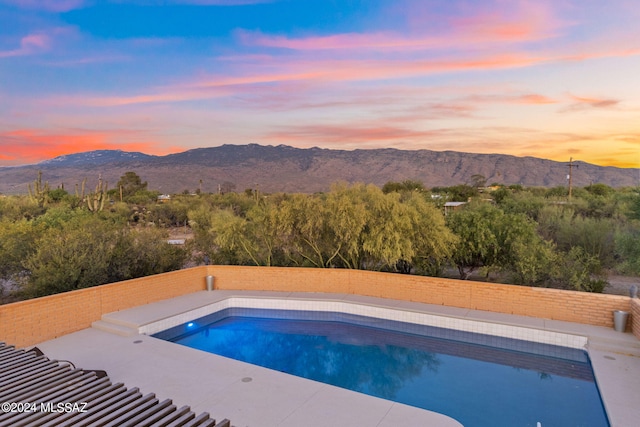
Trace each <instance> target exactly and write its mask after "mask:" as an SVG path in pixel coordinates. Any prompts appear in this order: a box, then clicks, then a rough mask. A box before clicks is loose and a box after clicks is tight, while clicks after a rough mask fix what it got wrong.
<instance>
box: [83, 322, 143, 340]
mask: <svg viewBox="0 0 640 427" xmlns="http://www.w3.org/2000/svg"><path fill="white" fill-rule="evenodd" d="M91 327H92V328H94V329H98V330H100V331H104V332H109V333H111V334H114V335H120V336H122V337H130V336H133V335H137V334H138V330H137V329H133V328H130V327H127V326H124V325H120V324H117V323H112V322H109V321H105V320H96V321H95V322H93V323H91Z"/></svg>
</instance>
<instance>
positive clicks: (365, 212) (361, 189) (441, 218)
mask: <svg viewBox="0 0 640 427" xmlns="http://www.w3.org/2000/svg"><path fill="white" fill-rule="evenodd" d="M41 179H42V178H41V176H39V177H38V178H37V179H36V181H35V182H34V185H33V187H32V188H31V189H30V190H31V191H30V195H29V196H28V197H27V196H11V197H3V198H0V260H1V261H0V285H1V286H0V296H2V297H3V298H5V299H11V298H14V299H15V298H29V297H34V296H42V295H47V294H51V293H57V292H64V291H67V290H72V289H79V288H84V287H88V286H94V285H99V284H103V283H109V282H113V281H119V280H125V279H130V278H135V277H141V276H145V275H150V274H156V273H161V272H165V271H170V270H175V269H179V268H182V267H183V266H185V265H195V264H198V263H214V264H231V265H262V266H299V267H315V268H353V269H367V270H375V271H387V272H397V273H406V274H421V275H429V276H449V277H450V276H452V275H455V276H456V277H459V278H460V279H467V278H469V277H474V278H477V277H480V276H481V277H483V278H484V279H486V280H492V281H500V282H505V283H513V284H520V285H531V286H546V287H556V288H563V289H575V290H582V291H590V292H601V291H602V290H603V289H604V287H605V286H606V284H607V282H606V276H607V273H609V272H616V273H620V274H627V275H640V189H638V188H622V189H613V188H611V187H608V186H606V185H603V184H593V185H590V186H587V187H584V188H576V189H574V191H573V194H572V197H571V198H570V199H569V197H568V194H567V189H566V188H564V187H556V188H550V189H547V188H524V187H522V186H519V185H512V186H492V187H485V186H484V182H483V181H482V180H481V179H480V177H479V176H477V177H476V180H474V183H473V184H463V185H456V186H452V187H440V188H432V189H426V188H425V187H424V185H423V184H422V183H420V182H418V181H409V180H408V181H403V182H389V183H387V184H385V185H384V186H383V187H382V188H379V187H377V186H375V185H365V184H346V183H336V184H334V185H333V186H332V188H331V189H330V191H328V192H325V193H317V194H285V193H278V194H260V193H258V192H257V191H251V190H247V191H245V192H242V193H234V192H228V193H225V194H202V193H200V194H197V195H189V194H184V195H174V196H172V198H171V200H170V201H168V202H166V203H158V201H157V196H158V193H157V192H153V191H149V190H148V189H147V184H146V182H142V180H141V179H140V178H139V177H138V176H137V175H136V174H135V173H134V172H128V173H127V174H125V175H124V176H123V177H122V178H121V180H120V182H119V183H118V184H117V185H116V188H115V189H112V190H108V189H107V188H106V185H104V184H102V183H101V182H100V183H99V185H98V186H97V187H96V191H95V192H89V193H86V194H78V192H76V194H70V193H68V192H67V191H66V190H63V189H55V190H52V189H50V188H48V185H45V183H42V182H41ZM447 201H464V202H466V203H465V204H464V205H463V206H460V207H458V208H457V209H456V210H446V211H445V209H444V204H445V203H446V202H447ZM445 213H446V214H445ZM172 227H184V228H185V229H186V230H187V231H189V232H192V233H193V239H190V240H188V241H187V244H186V245H184V246H176V245H170V244H169V243H168V242H167V239H168V230H169V229H170V228H172Z"/></svg>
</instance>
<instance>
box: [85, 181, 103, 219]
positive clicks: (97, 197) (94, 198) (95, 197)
mask: <svg viewBox="0 0 640 427" xmlns="http://www.w3.org/2000/svg"><path fill="white" fill-rule="evenodd" d="M107 186H108V185H107V183H106V182H104V183H103V182H102V177H100V178H98V185H96V191H94V192H93V193H91V194H89V195H88V196H87V207H88V208H89V210H90V211H91V212H100V211H101V210H102V209H104V201H105V200H106V199H107ZM83 187H84V182H83Z"/></svg>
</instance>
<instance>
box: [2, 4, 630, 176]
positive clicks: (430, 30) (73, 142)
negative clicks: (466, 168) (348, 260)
mask: <svg viewBox="0 0 640 427" xmlns="http://www.w3.org/2000/svg"><path fill="white" fill-rule="evenodd" d="M639 15H640V8H639V7H638V6H637V3H636V2H635V1H634V0H612V1H608V2H602V1H599V0H598V1H596V0H582V1H578V0H560V1H550V0H538V1H528V0H476V1H469V0H464V1H462V0H373V1H363V0H272V1H257V0H255V1H252V0H237V1H234V0H226V1H225V0H165V1H143V0H136V1H91V0H0V22H2V26H0V166H7V165H18V164H27V163H34V162H37V161H40V160H43V159H46V158H50V157H53V156H56V155H61V154H67V153H70V152H78V151H88V150H94V149H123V150H128V151H142V152H146V153H150V154H167V153H172V152H177V151H184V150H187V149H190V148H197V147H207V146H218V145H222V144H248V143H258V144H270V145H278V144H287V145H292V146H296V147H301V148H304V147H312V146H320V147H326V148H334V149H346V150H352V149H357V148H383V147H393V148H400V149H431V150H437V151H442V150H455V151H466V152H476V153H504V154H513V155H517V156H536V157H542V158H549V159H554V160H561V161H566V160H568V159H569V157H573V158H574V159H579V160H584V161H588V162H592V163H597V164H601V165H615V166H622V167H640V120H639V119H638V118H639V114H640V85H639V84H638V83H637V76H638V75H640V74H639V73H640V26H638V25H637V22H639V18H640V16H639Z"/></svg>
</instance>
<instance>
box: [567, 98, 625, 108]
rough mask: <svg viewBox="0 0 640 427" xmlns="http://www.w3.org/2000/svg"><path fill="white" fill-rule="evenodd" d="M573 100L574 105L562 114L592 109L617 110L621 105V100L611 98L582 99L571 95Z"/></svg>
mask: <svg viewBox="0 0 640 427" xmlns="http://www.w3.org/2000/svg"><path fill="white" fill-rule="evenodd" d="M569 96H570V98H571V99H572V100H573V103H572V104H571V105H569V106H567V107H565V108H564V109H562V110H561V112H574V111H585V110H591V109H606V108H616V107H618V105H619V104H620V100H618V99H610V98H591V97H582V96H575V95H569Z"/></svg>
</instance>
